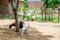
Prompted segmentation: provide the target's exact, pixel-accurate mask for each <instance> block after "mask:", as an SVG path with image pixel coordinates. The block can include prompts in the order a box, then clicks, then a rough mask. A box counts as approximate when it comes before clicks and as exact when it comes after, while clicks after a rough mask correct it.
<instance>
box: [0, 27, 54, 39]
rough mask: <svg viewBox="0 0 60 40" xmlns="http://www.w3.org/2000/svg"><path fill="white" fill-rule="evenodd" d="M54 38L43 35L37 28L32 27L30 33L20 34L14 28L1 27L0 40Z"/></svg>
mask: <svg viewBox="0 0 60 40" xmlns="http://www.w3.org/2000/svg"><path fill="white" fill-rule="evenodd" d="M50 38H53V36H51V35H42V33H41V32H38V31H37V30H36V29H35V28H30V34H25V35H24V36H21V35H20V32H18V33H16V32H15V30H14V29H11V30H9V29H7V28H0V40H50Z"/></svg>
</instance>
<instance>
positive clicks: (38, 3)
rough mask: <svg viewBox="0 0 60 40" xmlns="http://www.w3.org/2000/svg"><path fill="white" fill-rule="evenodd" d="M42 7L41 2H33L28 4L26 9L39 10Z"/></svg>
mask: <svg viewBox="0 0 60 40" xmlns="http://www.w3.org/2000/svg"><path fill="white" fill-rule="evenodd" d="M42 6H43V2H41V1H35V2H29V3H28V7H29V9H32V8H35V9H37V10H39V9H40V8H41V7H42Z"/></svg>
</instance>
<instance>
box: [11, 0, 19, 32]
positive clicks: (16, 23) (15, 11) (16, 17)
mask: <svg viewBox="0 0 60 40" xmlns="http://www.w3.org/2000/svg"><path fill="white" fill-rule="evenodd" d="M15 1H16V0H11V6H12V10H13V12H14V16H15V25H16V32H18V31H19V25H18V16H17V9H18V7H19V0H17V3H16V8H14V4H13V3H14V2H15Z"/></svg>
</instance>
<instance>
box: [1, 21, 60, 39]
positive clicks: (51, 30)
mask: <svg viewBox="0 0 60 40" xmlns="http://www.w3.org/2000/svg"><path fill="white" fill-rule="evenodd" d="M13 22H14V20H0V40H60V27H59V26H60V24H57V23H39V22H31V21H24V22H25V23H28V24H29V25H30V33H29V34H24V36H21V35H20V32H18V33H16V32H15V29H14V28H12V29H10V30H9V29H8V25H9V24H11V23H13Z"/></svg>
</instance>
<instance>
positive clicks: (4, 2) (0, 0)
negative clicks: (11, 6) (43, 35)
mask: <svg viewBox="0 0 60 40" xmlns="http://www.w3.org/2000/svg"><path fill="white" fill-rule="evenodd" d="M7 6H8V0H0V8H1V7H4V8H5V9H4V10H1V9H0V15H1V14H4V15H5V14H6V13H7Z"/></svg>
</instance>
